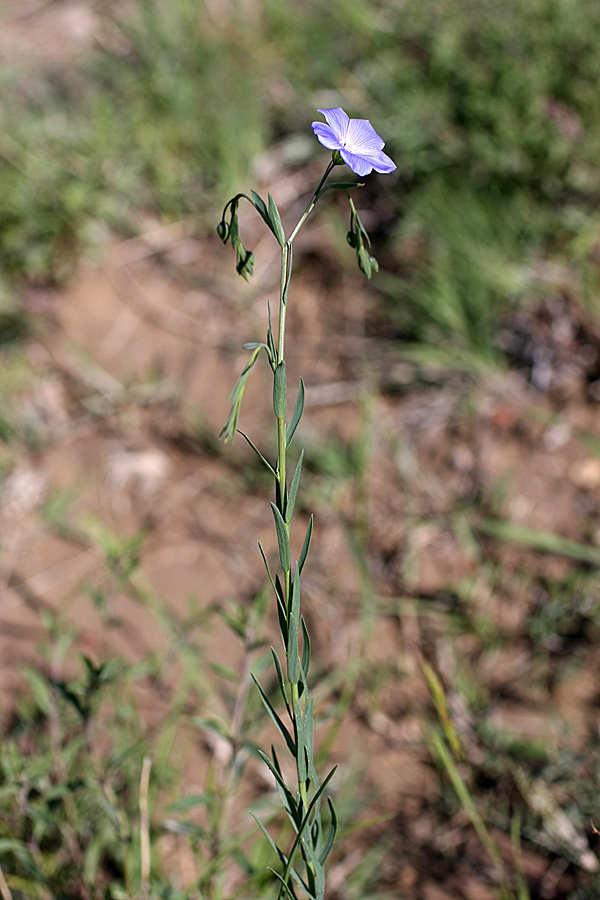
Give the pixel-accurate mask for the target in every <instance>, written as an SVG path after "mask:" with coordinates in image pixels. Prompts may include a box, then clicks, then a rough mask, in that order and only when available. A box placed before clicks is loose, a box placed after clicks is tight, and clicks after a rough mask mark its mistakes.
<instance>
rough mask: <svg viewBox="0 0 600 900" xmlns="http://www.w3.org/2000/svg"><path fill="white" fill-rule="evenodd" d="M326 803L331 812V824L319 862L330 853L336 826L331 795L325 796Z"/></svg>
mask: <svg viewBox="0 0 600 900" xmlns="http://www.w3.org/2000/svg"><path fill="white" fill-rule="evenodd" d="M327 804H328V806H329V812H330V813H331V824H330V825H329V832H328V834H327V840H326V841H325V846H324V848H323V850H322V851H321V856H320V860H321V864H323V863H324V862H325V860H326V859H327V857H328V856H329V854H330V853H331V848H332V847H333V842H334V841H335V836H336V834H337V826H338V820H337V815H336V812H335V807H334V805H333V803H332V802H331V797H328V798H327Z"/></svg>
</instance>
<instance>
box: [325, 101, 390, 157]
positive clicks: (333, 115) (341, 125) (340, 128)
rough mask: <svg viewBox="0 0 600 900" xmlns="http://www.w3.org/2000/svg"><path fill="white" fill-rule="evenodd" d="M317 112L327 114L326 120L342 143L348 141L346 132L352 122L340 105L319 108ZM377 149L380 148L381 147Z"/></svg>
mask: <svg viewBox="0 0 600 900" xmlns="http://www.w3.org/2000/svg"><path fill="white" fill-rule="evenodd" d="M317 112H320V113H322V114H323V115H324V116H325V121H326V122H327V124H328V125H329V127H330V128H331V130H332V131H333V133H334V134H335V136H336V137H337V138H339V141H340V143H341V144H344V143H345V142H346V134H347V132H348V125H349V124H350V117H349V116H348V114H347V113H345V112H344V110H343V109H342V108H341V107H340V106H335V107H334V108H333V109H319V110H317ZM381 146H382V147H383V144H382V145H381ZM377 149H380V148H379V147H378V148H377Z"/></svg>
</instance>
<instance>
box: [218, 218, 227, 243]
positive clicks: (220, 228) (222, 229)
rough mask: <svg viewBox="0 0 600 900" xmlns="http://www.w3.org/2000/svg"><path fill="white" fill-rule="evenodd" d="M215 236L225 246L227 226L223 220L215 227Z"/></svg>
mask: <svg viewBox="0 0 600 900" xmlns="http://www.w3.org/2000/svg"><path fill="white" fill-rule="evenodd" d="M217 234H218V235H219V237H220V238H221V240H222V241H223V243H224V244H226V243H227V239H228V237H229V225H228V224H227V222H226V221H225V219H221V221H220V222H219V224H218V225H217Z"/></svg>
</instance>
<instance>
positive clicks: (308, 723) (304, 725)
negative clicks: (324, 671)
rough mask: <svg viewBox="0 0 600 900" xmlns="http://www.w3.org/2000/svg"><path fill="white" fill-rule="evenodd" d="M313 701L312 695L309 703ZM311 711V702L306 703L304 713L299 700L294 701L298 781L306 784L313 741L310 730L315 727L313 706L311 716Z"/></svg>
mask: <svg viewBox="0 0 600 900" xmlns="http://www.w3.org/2000/svg"><path fill="white" fill-rule="evenodd" d="M311 701H312V697H311V698H310V701H309V703H310V702H311ZM308 711H309V704H307V705H306V709H305V710H304V714H302V711H301V709H300V704H299V703H298V701H297V700H295V701H294V719H295V722H296V745H297V753H296V766H297V769H298V781H299V782H300V783H304V784H306V782H307V781H308V768H309V764H308V759H307V757H308V750H309V746H310V743H311V735H310V733H309V730H310V729H311V728H313V718H312V706H311V707H310V711H309V716H308V718H307V717H306V713H307V712H308Z"/></svg>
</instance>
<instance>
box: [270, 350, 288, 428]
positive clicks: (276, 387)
mask: <svg viewBox="0 0 600 900" xmlns="http://www.w3.org/2000/svg"><path fill="white" fill-rule="evenodd" d="M273 409H274V411H275V415H276V416H277V418H278V419H283V418H285V414H286V411H287V382H286V378H285V362H284V361H283V360H282V361H281V362H280V363H279V365H278V366H277V368H276V369H275V376H274V378H273Z"/></svg>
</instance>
